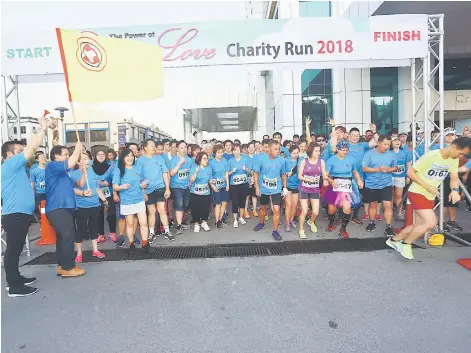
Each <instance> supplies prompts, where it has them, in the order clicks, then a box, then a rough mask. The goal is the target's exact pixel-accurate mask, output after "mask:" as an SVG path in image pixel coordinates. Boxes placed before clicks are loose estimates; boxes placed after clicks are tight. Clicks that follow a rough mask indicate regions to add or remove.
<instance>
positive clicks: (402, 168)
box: [393, 164, 406, 175]
mask: <svg viewBox="0 0 471 353" xmlns="http://www.w3.org/2000/svg"><path fill="white" fill-rule="evenodd" d="M405 170H406V166H405V165H403V164H398V165H397V172H394V173H393V174H397V175H399V174H402V173H404V171H405Z"/></svg>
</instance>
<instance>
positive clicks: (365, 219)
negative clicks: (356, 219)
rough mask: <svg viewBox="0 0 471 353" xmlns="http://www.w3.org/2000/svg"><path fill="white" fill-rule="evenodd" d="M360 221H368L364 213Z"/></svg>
mask: <svg viewBox="0 0 471 353" xmlns="http://www.w3.org/2000/svg"><path fill="white" fill-rule="evenodd" d="M361 219H362V220H364V221H367V220H368V219H369V217H368V215H367V214H366V213H365V214H364V215H363V217H361Z"/></svg>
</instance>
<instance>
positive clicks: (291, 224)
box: [290, 221, 298, 229]
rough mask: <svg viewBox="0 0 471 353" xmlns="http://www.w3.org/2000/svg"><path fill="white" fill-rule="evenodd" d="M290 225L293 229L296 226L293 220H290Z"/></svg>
mask: <svg viewBox="0 0 471 353" xmlns="http://www.w3.org/2000/svg"><path fill="white" fill-rule="evenodd" d="M290 226H291V227H292V228H295V229H296V228H298V225H297V224H296V223H295V222H294V221H291V223H290Z"/></svg>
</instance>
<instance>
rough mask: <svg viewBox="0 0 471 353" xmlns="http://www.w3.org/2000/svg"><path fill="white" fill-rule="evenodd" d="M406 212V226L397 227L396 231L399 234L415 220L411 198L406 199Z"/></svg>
mask: <svg viewBox="0 0 471 353" xmlns="http://www.w3.org/2000/svg"><path fill="white" fill-rule="evenodd" d="M405 202H406V214H405V217H404V227H402V228H395V229H394V233H396V234H399V233H400V232H401V231H402V230H403V229H404V228H406V227H408V226H411V225H412V224H413V222H414V210H413V209H412V205H411V204H410V203H409V200H407V199H406V201H405Z"/></svg>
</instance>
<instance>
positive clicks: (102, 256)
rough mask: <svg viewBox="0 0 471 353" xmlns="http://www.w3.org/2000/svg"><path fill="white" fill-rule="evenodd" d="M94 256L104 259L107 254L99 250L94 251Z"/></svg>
mask: <svg viewBox="0 0 471 353" xmlns="http://www.w3.org/2000/svg"><path fill="white" fill-rule="evenodd" d="M92 256H93V257H96V258H98V259H103V258H104V257H105V254H103V253H102V252H101V251H100V250H98V251H93V252H92Z"/></svg>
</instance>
